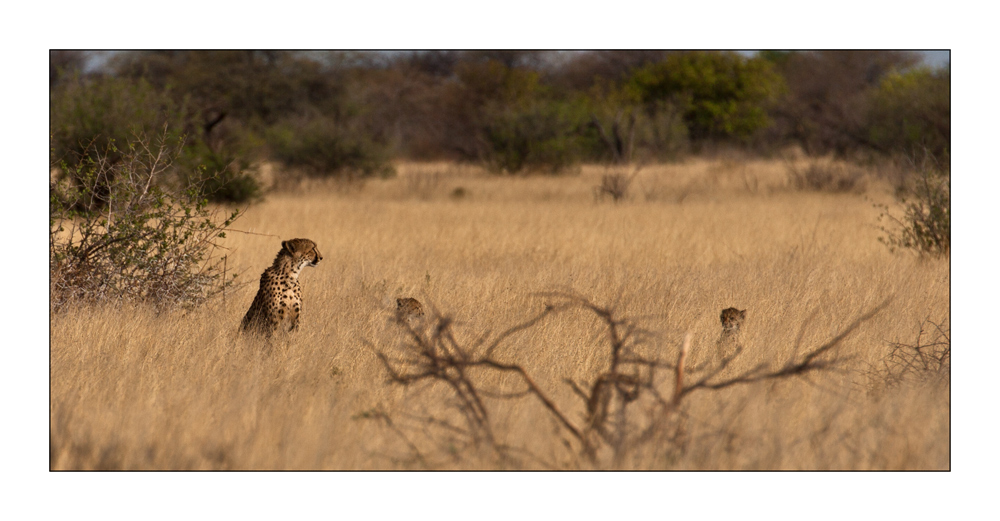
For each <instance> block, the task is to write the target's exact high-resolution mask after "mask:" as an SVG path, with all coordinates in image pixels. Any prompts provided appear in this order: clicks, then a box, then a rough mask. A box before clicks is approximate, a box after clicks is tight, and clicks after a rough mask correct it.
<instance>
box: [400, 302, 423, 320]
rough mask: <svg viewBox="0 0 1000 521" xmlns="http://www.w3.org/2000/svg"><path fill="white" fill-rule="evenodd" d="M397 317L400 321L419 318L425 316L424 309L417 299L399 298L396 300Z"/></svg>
mask: <svg viewBox="0 0 1000 521" xmlns="http://www.w3.org/2000/svg"><path fill="white" fill-rule="evenodd" d="M396 316H397V317H399V319H400V320H406V319H410V318H419V317H422V316H424V307H423V306H421V305H420V301H419V300H417V299H415V298H409V297H407V298H398V299H396Z"/></svg>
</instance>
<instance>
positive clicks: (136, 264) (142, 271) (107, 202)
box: [49, 131, 240, 311]
mask: <svg viewBox="0 0 1000 521" xmlns="http://www.w3.org/2000/svg"><path fill="white" fill-rule="evenodd" d="M180 148H181V144H180V142H179V141H177V140H175V139H172V138H171V137H170V135H169V133H167V132H166V131H164V133H163V134H161V135H160V136H159V137H158V138H155V139H147V138H145V137H144V135H141V134H137V135H136V137H134V139H132V140H130V141H128V142H127V143H126V144H125V145H124V146H122V147H119V146H117V145H116V144H115V142H113V141H112V142H110V143H109V144H108V146H107V148H106V149H105V150H102V151H97V150H89V151H87V153H86V154H84V155H83V156H82V158H81V159H80V160H79V162H77V163H76V164H67V163H65V162H62V163H61V165H60V168H62V169H63V170H64V171H67V172H71V173H72V178H73V179H76V180H77V182H75V183H74V182H69V180H68V179H67V180H64V181H63V182H60V183H56V184H55V185H53V186H52V187H51V190H50V199H49V270H50V278H49V280H50V303H51V305H52V309H53V311H58V310H59V309H60V308H61V307H62V306H63V305H65V304H67V303H70V302H122V301H138V302H147V303H151V304H153V305H155V306H157V307H159V308H163V307H169V306H174V305H178V306H191V305H195V304H198V303H201V302H203V301H204V300H205V299H207V298H209V297H211V296H213V295H215V294H218V293H220V292H222V291H224V290H225V289H226V288H227V287H229V286H230V285H231V284H232V283H233V279H232V278H229V277H228V274H227V273H226V271H227V269H226V265H227V263H226V259H225V257H218V256H217V253H216V252H217V248H218V247H219V246H218V245H217V244H216V242H215V241H216V240H217V239H218V238H223V237H225V231H226V229H227V228H228V227H229V226H230V225H231V224H232V223H233V221H234V220H235V219H236V218H237V217H238V216H239V214H240V212H239V211H238V210H237V211H234V212H232V213H231V214H228V217H227V216H220V215H218V213H217V211H213V210H210V209H209V208H208V206H207V205H208V201H207V200H206V199H205V198H204V197H203V196H201V195H200V194H199V190H198V188H197V187H195V186H189V187H183V189H180V190H177V189H174V190H170V189H168V188H167V186H169V184H170V183H169V182H168V181H169V180H168V179H167V176H168V174H169V173H170V171H171V165H172V162H173V158H175V157H176V156H177V154H178V153H179V152H180ZM112 158H117V159H116V160H113V159H112ZM99 188H100V189H99ZM94 198H103V204H102V209H101V211H85V210H84V211H80V210H79V208H87V207H92V206H93V204H92V203H91V202H90V201H91V200H93V199H94Z"/></svg>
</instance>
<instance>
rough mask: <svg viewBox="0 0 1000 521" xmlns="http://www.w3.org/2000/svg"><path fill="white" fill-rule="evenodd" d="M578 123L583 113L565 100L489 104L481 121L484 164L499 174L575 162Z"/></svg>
mask: <svg viewBox="0 0 1000 521" xmlns="http://www.w3.org/2000/svg"><path fill="white" fill-rule="evenodd" d="M582 126H583V114H582V113H581V112H580V111H579V110H577V107H574V106H573V105H572V104H570V103H568V102H560V101H550V100H544V99H535V100H531V101H528V102H526V103H523V104H518V105H514V106H510V105H508V106H493V107H490V108H488V109H487V117H486V121H485V122H484V124H483V134H484V139H485V141H486V144H487V148H486V152H485V154H484V156H485V160H486V163H487V165H488V166H489V167H490V168H491V169H492V170H494V171H498V172H503V173H516V172H520V171H522V170H525V169H527V170H535V171H543V172H547V173H558V172H560V171H562V170H565V169H566V168H567V167H569V166H571V165H573V164H574V163H575V162H576V161H577V158H578V155H579V146H578V140H579V134H578V129H579V128H580V127H582Z"/></svg>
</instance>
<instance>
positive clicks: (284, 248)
mask: <svg viewBox="0 0 1000 521" xmlns="http://www.w3.org/2000/svg"><path fill="white" fill-rule="evenodd" d="M321 260H323V255H322V254H320V252H319V250H318V249H316V243H315V242H313V241H311V240H309V239H292V240H290V241H282V242H281V251H279V252H278V256H277V257H275V258H274V264H272V265H271V267H270V268H267V269H266V270H264V273H263V274H261V276H260V289H258V290H257V296H256V297H254V299H253V304H250V309H249V310H248V311H247V314H246V315H245V316H244V317H243V322H242V323H241V324H240V331H251V332H254V333H258V334H262V335H264V336H265V337H270V336H271V335H272V334H273V333H274V332H275V331H276V330H277V329H278V328H279V327H280V326H281V325H282V322H283V321H284V320H285V319H286V318H287V319H288V320H289V322H290V326H289V328H288V329H289V331H295V330H296V329H298V327H299V313H300V312H301V311H302V286H301V285H300V284H299V273H300V272H301V271H302V268H304V267H306V266H309V267H316V264H318V263H319V261H321Z"/></svg>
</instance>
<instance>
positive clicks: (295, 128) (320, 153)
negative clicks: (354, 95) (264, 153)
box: [266, 117, 396, 178]
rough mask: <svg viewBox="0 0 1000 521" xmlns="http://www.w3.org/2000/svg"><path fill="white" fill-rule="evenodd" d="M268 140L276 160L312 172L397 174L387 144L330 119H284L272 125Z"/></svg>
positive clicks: (327, 174)
mask: <svg viewBox="0 0 1000 521" xmlns="http://www.w3.org/2000/svg"><path fill="white" fill-rule="evenodd" d="M266 139H267V143H268V145H269V147H270V149H271V152H272V154H273V155H274V158H275V159H277V160H279V161H281V162H283V163H285V164H286V165H288V166H293V167H302V168H304V169H305V170H306V171H307V172H308V173H309V174H311V175H316V176H336V177H347V178H355V177H371V176H380V177H389V176H392V175H395V173H396V171H395V169H394V168H393V166H392V164H391V163H390V162H389V161H390V157H389V151H388V148H387V147H386V146H384V145H382V144H380V143H377V142H376V141H375V140H374V139H372V138H371V137H369V136H367V135H365V133H364V132H355V131H352V129H350V128H344V127H343V126H341V125H338V124H336V123H335V122H334V121H332V120H330V119H328V118H323V117H315V118H312V119H309V120H304V121H303V120H294V121H285V122H284V123H280V124H278V125H275V126H274V127H272V128H271V129H270V130H269V131H268V133H267V138H266Z"/></svg>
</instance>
